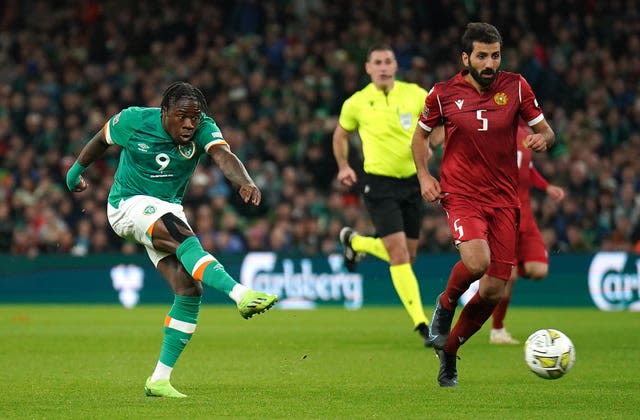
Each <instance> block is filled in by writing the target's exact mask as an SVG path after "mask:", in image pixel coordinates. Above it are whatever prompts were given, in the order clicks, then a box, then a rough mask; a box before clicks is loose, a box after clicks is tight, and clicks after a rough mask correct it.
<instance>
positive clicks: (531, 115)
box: [518, 75, 544, 127]
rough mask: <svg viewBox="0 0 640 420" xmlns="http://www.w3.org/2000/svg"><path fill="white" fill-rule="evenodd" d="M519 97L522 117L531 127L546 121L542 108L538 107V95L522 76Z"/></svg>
mask: <svg viewBox="0 0 640 420" xmlns="http://www.w3.org/2000/svg"><path fill="white" fill-rule="evenodd" d="M518 95H519V96H520V116H521V117H522V119H523V120H525V121H526V122H527V125H528V126H529V127H531V126H532V125H536V124H537V123H539V122H540V121H542V120H543V119H544V115H543V114H542V108H540V105H538V100H537V99H536V95H535V94H534V93H533V89H531V86H530V85H529V83H528V82H527V80H526V79H525V78H524V77H522V75H520V78H519V80H518Z"/></svg>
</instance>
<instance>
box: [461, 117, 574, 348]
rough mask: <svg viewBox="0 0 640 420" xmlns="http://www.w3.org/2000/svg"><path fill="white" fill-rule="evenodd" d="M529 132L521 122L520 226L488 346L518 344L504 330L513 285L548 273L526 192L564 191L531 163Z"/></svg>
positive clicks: (556, 196) (555, 195)
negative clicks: (527, 144) (526, 141)
mask: <svg viewBox="0 0 640 420" xmlns="http://www.w3.org/2000/svg"><path fill="white" fill-rule="evenodd" d="M529 134H531V130H530V129H529V128H528V127H527V125H526V124H523V122H522V121H521V124H520V126H519V127H518V134H517V137H518V160H517V162H518V171H519V176H518V196H519V197H520V226H519V228H518V241H517V242H518V246H517V263H518V265H517V266H516V267H514V268H513V270H512V272H511V279H510V280H509V282H508V283H507V287H506V289H505V295H504V297H503V298H502V300H501V301H500V303H498V304H497V305H496V307H495V309H494V310H493V314H492V328H491V333H490V335H489V342H490V343H491V344H519V341H518V340H516V339H514V338H513V337H512V336H511V334H510V333H509V331H507V329H506V328H505V327H504V319H505V317H506V315H507V308H508V306H509V303H510V302H511V295H512V292H513V286H514V285H515V282H516V281H517V279H518V276H520V277H524V278H527V279H531V280H542V279H544V278H545V277H547V274H548V273H549V256H548V254H547V250H546V248H545V246H544V241H543V240H542V235H541V234H540V229H538V225H537V224H536V222H535V219H534V217H533V210H532V209H531V196H530V189H531V187H532V186H533V187H535V188H537V189H539V190H541V191H544V192H546V193H547V195H548V196H549V197H551V198H552V199H553V200H555V201H562V200H563V199H564V197H565V191H564V190H563V189H562V188H561V187H559V186H557V185H553V184H550V183H549V182H548V181H547V180H546V179H544V177H543V176H542V174H540V172H538V170H537V169H536V168H535V166H533V162H531V150H530V149H528V148H527V147H525V145H524V139H525V138H526V137H527V136H528V135H529ZM478 287H479V285H478V281H477V280H476V281H475V282H473V284H472V285H471V287H469V290H467V291H466V292H465V293H464V295H463V296H462V298H461V299H460V300H461V301H462V302H463V303H464V302H466V301H468V300H469V299H471V297H472V296H473V295H474V294H475V293H476V292H477V291H478Z"/></svg>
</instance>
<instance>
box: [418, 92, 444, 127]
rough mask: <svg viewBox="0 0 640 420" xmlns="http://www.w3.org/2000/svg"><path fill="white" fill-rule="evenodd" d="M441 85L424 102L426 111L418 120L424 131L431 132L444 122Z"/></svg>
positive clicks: (424, 110) (423, 111)
mask: <svg viewBox="0 0 640 420" xmlns="http://www.w3.org/2000/svg"><path fill="white" fill-rule="evenodd" d="M440 89H441V87H440V83H437V84H436V85H435V86H434V87H433V88H431V90H430V91H429V94H428V95H427V98H426V99H425V100H424V109H423V110H422V113H421V114H420V118H419V119H418V124H419V125H420V127H422V128H423V129H424V130H426V131H428V132H431V130H433V129H434V128H435V127H436V126H438V125H439V124H441V122H442V105H441V104H440Z"/></svg>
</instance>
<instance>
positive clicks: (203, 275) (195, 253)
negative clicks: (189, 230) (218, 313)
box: [176, 236, 238, 295]
mask: <svg viewBox="0 0 640 420" xmlns="http://www.w3.org/2000/svg"><path fill="white" fill-rule="evenodd" d="M176 257H178V260H179V261H180V262H181V263H182V265H183V266H184V268H185V269H186V270H187V273H189V274H191V277H193V278H194V279H195V280H198V281H202V282H203V283H204V284H206V285H207V286H210V287H213V288H214V289H216V290H219V291H221V292H222V293H224V294H226V295H229V294H230V293H231V290H232V289H233V286H235V285H236V284H238V282H236V281H235V280H234V279H233V278H232V277H231V276H230V275H229V274H228V273H227V272H226V271H225V269H224V267H223V266H222V264H220V263H219V262H218V260H216V259H215V258H214V257H213V255H211V254H209V253H208V252H207V251H205V250H204V249H202V245H200V241H199V240H198V238H196V237H195V236H190V237H188V238H187V239H185V240H184V242H182V243H181V244H180V246H179V247H178V249H177V250H176Z"/></svg>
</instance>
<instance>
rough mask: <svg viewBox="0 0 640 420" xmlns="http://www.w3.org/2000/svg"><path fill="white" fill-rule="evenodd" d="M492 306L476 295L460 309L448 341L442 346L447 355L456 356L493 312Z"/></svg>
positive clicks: (478, 294)
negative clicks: (459, 349)
mask: <svg viewBox="0 0 640 420" xmlns="http://www.w3.org/2000/svg"><path fill="white" fill-rule="evenodd" d="M494 306H495V305H494V304H492V303H490V302H487V301H485V300H483V299H482V298H481V297H480V293H476V294H475V295H474V296H473V297H472V298H471V300H470V301H469V302H467V304H466V305H465V306H464V308H462V311H461V312H460V318H458V322H456V325H455V326H454V327H453V329H452V330H451V332H450V333H449V339H448V340H447V344H445V346H444V352H445V353H447V354H457V353H458V348H460V346H461V345H462V344H464V343H465V342H466V341H467V340H468V339H469V338H470V337H471V336H472V335H473V334H475V333H476V332H478V330H479V329H480V328H481V327H482V325H483V324H484V323H485V321H486V320H487V319H489V317H490V316H491V312H493V308H494Z"/></svg>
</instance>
